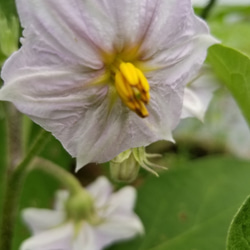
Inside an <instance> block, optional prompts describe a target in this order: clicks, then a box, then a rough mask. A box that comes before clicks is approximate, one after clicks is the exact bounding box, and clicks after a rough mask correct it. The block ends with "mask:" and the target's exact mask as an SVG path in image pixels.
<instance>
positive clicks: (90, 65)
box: [0, 0, 216, 169]
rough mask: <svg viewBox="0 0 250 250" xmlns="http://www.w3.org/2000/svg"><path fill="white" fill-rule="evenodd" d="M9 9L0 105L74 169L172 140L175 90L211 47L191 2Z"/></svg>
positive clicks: (58, 3) (63, 2) (57, 1)
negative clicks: (49, 136)
mask: <svg viewBox="0 0 250 250" xmlns="http://www.w3.org/2000/svg"><path fill="white" fill-rule="evenodd" d="M16 3H17V9H18V13H19V16H20V19H21V24H22V26H23V27H24V33H23V35H24V38H23V39H22V40H21V41H22V47H21V49H20V50H19V51H18V52H17V53H14V54H13V55H12V56H11V57H10V58H9V60H7V62H6V64H5V65H4V67H3V70H2V78H3V80H4V87H3V88H2V89H1V90H0V99H1V100H5V101H11V102H13V103H14V104H15V105H16V107H17V108H18V109H19V110H20V111H21V112H23V113H25V114H27V115H28V116H29V117H30V118H31V119H32V120H33V121H35V122H36V123H38V124H39V125H41V126H42V127H43V128H45V129H46V130H48V131H51V132H52V133H53V135H54V136H55V137H56V138H58V139H59V140H60V141H61V143H62V144H63V146H64V147H65V149H66V150H67V151H68V152H69V153H70V154H71V155H72V156H73V157H76V158H77V169H79V168H81V167H82V166H83V165H85V164H86V163H88V162H105V161H109V160H111V159H113V158H114V157H115V156H117V155H118V154H119V153H121V152H123V151H125V150H127V149H130V148H136V147H141V146H146V145H148V144H150V143H152V142H154V141H157V140H172V130H173V129H174V128H175V127H176V125H177V124H178V122H179V119H180V115H181V111H182V102H183V89H184V86H185V85H186V83H187V81H188V79H190V75H195V73H197V72H198V70H199V68H200V67H201V65H202V63H203V61H204V59H205V57H206V50H207V48H208V47H209V46H210V45H212V44H214V43H215V42H216V40H215V39H214V38H213V37H212V36H211V35H210V34H209V30H208V27H207V25H206V24H205V22H203V21H202V20H201V19H199V18H198V17H196V16H195V15H194V12H193V9H192V5H191V0H182V1H178V0H140V1H134V0H119V1H118V0H117V1H115V0H109V1H105V0H95V1H93V0H85V1H82V0H17V1H16ZM122 63H125V64H124V65H125V70H124V71H123V72H122V69H121V65H122ZM126 63H130V64H129V65H130V66H128V64H126ZM124 65H123V66H124ZM129 67H130V68H129ZM131 67H132V68H131ZM126 70H127V73H126ZM124 72H125V73H124ZM132 75H133V77H134V78H133V77H132ZM119 77H120V78H119ZM131 77H132V78H131ZM119 79H120V80H121V81H120V82H119ZM130 80H131V82H130ZM133 81H134V82H133ZM117 83H118V84H117ZM135 83H136V84H137V85H136V87H134V85H133V84H135ZM139 83H140V84H139ZM142 83H143V84H142ZM124 87H129V91H130V92H131V91H132V92H131V93H132V94H131V95H128V93H129V91H128V90H126V91H127V92H126V91H125V92H122V88H123V91H124ZM124 93H125V94H127V95H124ZM131 98H132V99H131ZM131 100H132V101H131ZM142 117H145V118H142Z"/></svg>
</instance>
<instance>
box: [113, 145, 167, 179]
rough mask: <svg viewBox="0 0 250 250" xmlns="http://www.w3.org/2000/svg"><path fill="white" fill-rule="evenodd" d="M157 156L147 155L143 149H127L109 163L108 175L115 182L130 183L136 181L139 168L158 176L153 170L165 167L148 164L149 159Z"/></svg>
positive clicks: (157, 155)
mask: <svg viewBox="0 0 250 250" xmlns="http://www.w3.org/2000/svg"><path fill="white" fill-rule="evenodd" d="M159 156H161V155H159V154H148V153H146V151H145V147H139V148H132V149H128V150H126V151H124V152H122V153H120V154H119V155H118V156H116V157H115V158H114V159H113V160H111V161H110V174H111V177H112V178H113V179H114V180H115V181H120V182H132V181H133V180H135V179H136V177H137V175H138V172H139V169H140V167H142V168H144V169H146V170H147V171H149V172H151V173H152V174H155V175H156V176H158V173H157V172H156V171H155V170H153V169H152V168H155V169H166V167H163V166H160V165H157V164H155V163H153V162H150V161H149V160H148V159H149V158H155V157H159Z"/></svg>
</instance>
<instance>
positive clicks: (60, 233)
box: [20, 224, 73, 250]
mask: <svg viewBox="0 0 250 250" xmlns="http://www.w3.org/2000/svg"><path fill="white" fill-rule="evenodd" d="M72 237H73V227H72V225H71V224H66V225H64V226H60V227H57V228H54V229H51V230H47V231H44V232H42V233H39V234H37V235H35V236H33V237H31V238H29V239H27V240H25V241H24V242H23V243H22V245H21V248H20V250H59V249H60V250H70V249H72V247H71V244H72V242H71V239H72Z"/></svg>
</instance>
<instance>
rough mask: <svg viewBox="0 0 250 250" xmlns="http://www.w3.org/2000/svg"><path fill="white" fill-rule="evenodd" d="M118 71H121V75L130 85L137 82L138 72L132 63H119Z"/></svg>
mask: <svg viewBox="0 0 250 250" xmlns="http://www.w3.org/2000/svg"><path fill="white" fill-rule="evenodd" d="M120 71H121V72H122V74H123V76H124V77H125V78H126V80H127V81H128V82H129V84H131V85H137V84H138V80H139V79H138V73H137V69H136V67H135V66H134V65H133V64H132V63H124V62H122V63H121V64H120Z"/></svg>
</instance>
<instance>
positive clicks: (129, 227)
mask: <svg viewBox="0 0 250 250" xmlns="http://www.w3.org/2000/svg"><path fill="white" fill-rule="evenodd" d="M143 233H144V228H143V225H142V223H141V221H140V219H139V218H138V217H137V215H135V214H132V213H129V214H127V216H126V214H124V215H123V216H112V217H111V218H108V220H107V221H106V222H105V223H103V224H101V225H99V226H98V227H97V228H96V229H95V234H96V238H97V239H98V243H99V244H100V249H101V248H102V247H103V246H107V245H110V244H111V243H113V242H116V241H121V240H128V239H131V238H133V237H135V236H136V235H138V234H143Z"/></svg>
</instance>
